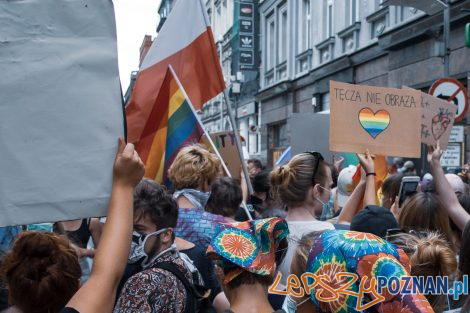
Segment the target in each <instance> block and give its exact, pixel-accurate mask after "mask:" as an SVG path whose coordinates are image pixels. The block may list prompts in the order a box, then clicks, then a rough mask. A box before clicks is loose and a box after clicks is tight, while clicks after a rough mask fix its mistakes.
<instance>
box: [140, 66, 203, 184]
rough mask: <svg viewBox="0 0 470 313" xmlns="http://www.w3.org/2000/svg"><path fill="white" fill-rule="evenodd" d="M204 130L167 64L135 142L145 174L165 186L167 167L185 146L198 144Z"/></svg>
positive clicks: (166, 182)
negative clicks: (155, 95) (153, 100)
mask: <svg viewBox="0 0 470 313" xmlns="http://www.w3.org/2000/svg"><path fill="white" fill-rule="evenodd" d="M203 134H204V130H203V128H202V125H201V123H200V122H199V119H198V118H197V116H196V112H195V111H194V109H193V107H192V105H191V103H190V101H189V99H188V98H187V96H186V92H185V91H184V90H183V87H182V86H181V85H180V83H179V80H178V79H177V77H176V76H175V73H174V72H173V71H172V69H171V67H168V69H167V72H166V75H165V78H164V80H163V83H162V85H161V88H160V91H159V93H158V96H157V99H156V100H155V102H154V104H153V108H152V110H151V112H150V116H149V118H148V120H147V123H146V125H145V127H144V130H143V133H142V137H141V139H140V140H139V142H138V143H137V144H136V149H137V152H138V153H139V155H140V157H141V159H142V161H143V162H144V164H145V177H147V178H150V179H153V180H155V181H156V182H157V183H159V184H162V183H164V184H166V185H168V183H169V181H168V177H167V175H168V174H167V173H168V168H169V167H170V165H171V164H172V163H173V160H174V159H175V157H176V155H177V154H178V152H179V151H180V149H181V148H182V147H184V146H187V145H191V144H193V143H198V142H200V140H201V137H202V135H203Z"/></svg>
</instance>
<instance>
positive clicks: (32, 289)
mask: <svg viewBox="0 0 470 313" xmlns="http://www.w3.org/2000/svg"><path fill="white" fill-rule="evenodd" d="M374 166H375V164H374V159H373V156H371V155H370V154H368V153H366V155H364V156H359V164H357V166H356V165H347V166H344V167H342V165H341V162H334V164H329V163H328V162H327V161H326V160H325V159H324V158H323V156H322V155H321V154H320V153H317V152H305V153H301V154H298V155H295V156H293V157H292V159H291V160H290V161H288V162H287V163H286V164H283V165H281V166H277V167H275V168H272V169H270V168H265V167H264V166H263V165H262V163H261V161H260V160H257V159H250V160H247V167H248V173H249V182H250V184H251V185H252V187H253V193H252V194H248V191H247V190H248V188H247V181H246V180H245V179H244V176H243V175H240V173H232V174H234V177H228V176H227V175H226V174H227V173H224V170H223V168H222V166H221V163H220V161H219V159H218V158H217V157H216V156H215V155H214V154H212V153H211V152H209V151H208V150H207V149H205V147H203V146H201V145H192V146H188V147H185V148H183V149H182V150H181V151H180V152H179V153H178V155H177V156H176V158H175V159H174V161H173V163H172V164H171V166H170V167H169V169H168V180H169V184H167V185H168V186H167V187H164V186H162V185H159V184H157V183H156V182H155V181H154V180H151V179H147V178H144V179H142V180H141V181H140V182H139V183H138V184H137V186H136V187H135V189H134V194H133V234H132V243H131V246H130V252H129V257H128V262H127V263H128V264H127V266H126V269H125V271H124V275H123V278H122V279H121V283H120V285H119V288H118V291H117V292H116V294H115V296H116V299H117V300H116V305H115V307H114V312H116V313H119V312H129V310H130V308H133V309H136V310H137V311H139V305H140V306H145V307H146V310H148V311H146V312H160V311H169V312H186V311H187V309H188V307H191V308H192V309H194V310H195V311H200V312H203V310H202V306H203V305H202V303H205V306H206V307H210V308H212V310H213V312H214V311H216V312H223V311H224V310H228V309H230V310H231V311H232V312H236V313H237V312H245V311H247V310H248V309H249V308H251V309H252V310H255V311H258V312H272V311H274V310H278V309H281V308H282V309H283V310H284V311H285V312H335V313H336V312H359V311H360V310H357V309H356V301H355V300H354V299H353V298H354V297H353V296H351V295H348V296H344V297H340V298H339V299H337V300H335V301H321V300H319V299H318V295H319V294H322V293H325V292H326V291H325V290H326V289H325V288H324V287H321V286H316V287H315V288H313V289H312V290H311V291H310V293H306V294H303V295H302V296H299V297H294V296H292V295H287V296H286V295H285V294H284V295H280V294H276V297H273V294H272V293H271V294H269V293H268V290H270V291H272V290H273V289H275V290H278V291H282V292H285V291H286V286H285V285H286V284H289V282H288V280H287V276H288V275H290V274H294V275H296V276H297V277H299V278H300V277H301V276H302V275H303V274H305V273H310V274H313V275H320V274H328V275H330V277H334V274H337V273H341V272H347V273H351V274H354V275H357V276H358V277H359V278H362V277H368V278H369V279H370V278H371V277H378V276H380V274H383V273H384V272H381V270H383V271H386V269H385V268H386V267H387V266H388V267H387V268H388V270H389V271H391V272H388V275H389V277H390V276H397V277H400V275H401V276H403V275H412V276H420V277H425V278H427V277H439V276H446V277H449V279H451V280H452V281H454V280H455V281H458V280H459V279H461V278H462V277H463V275H468V274H469V273H470V255H469V251H470V249H469V246H468V245H469V239H470V238H469V236H470V235H469V234H470V227H468V225H467V224H468V223H467V222H468V221H469V220H470V218H469V217H468V216H469V215H468V212H469V211H470V188H469V186H468V184H467V183H468V179H467V177H466V176H465V175H454V174H447V175H445V176H444V172H443V171H442V168H441V167H440V165H436V164H433V163H432V161H430V167H431V171H432V175H431V174H430V173H425V174H424V175H422V177H420V179H419V180H420V181H419V187H418V188H416V190H415V192H413V193H410V194H407V197H406V200H405V201H404V202H403V203H402V204H400V203H398V198H399V196H400V193H401V186H402V183H403V178H404V177H408V176H416V175H417V170H416V168H415V166H414V163H413V162H412V161H405V160H403V159H401V158H394V159H392V160H391V162H389V170H388V173H387V175H385V176H384V177H380V178H379V177H377V173H376V172H375V170H374ZM235 177H237V178H235ZM60 225H61V224H60V223H58V224H57V225H56V226H60ZM80 227H82V226H80ZM105 227H106V226H105ZM57 228H58V229H60V227H56V229H57ZM98 249H99V248H98ZM84 251H85V252H86V248H85V250H83V249H81V248H77V247H76V246H75V245H74V244H73V243H71V242H70V241H69V240H68V239H67V234H66V232H65V235H64V232H62V233H60V231H59V232H58V233H48V232H29V231H25V232H22V233H21V234H19V235H17V236H16V239H15V241H14V244H12V245H11V247H10V248H9V250H8V251H6V253H5V255H3V256H2V267H1V269H2V270H1V273H2V284H3V287H4V289H6V290H7V291H8V293H7V294H8V298H7V300H8V305H9V306H13V307H15V308H16V309H17V310H19V311H20V312H23V313H29V312H34V313H36V312H38V313H42V312H48V313H55V312H60V311H61V310H62V309H63V308H64V307H65V306H66V304H67V303H68V301H69V300H70V298H72V296H73V295H74V294H75V293H76V292H77V290H79V288H80V278H81V277H82V268H83V267H82V266H81V262H79V258H80V256H81V257H82V258H83V257H85V256H86V254H85V252H84ZM81 253H83V254H81ZM384 264H385V265H384ZM379 265H380V266H379ZM381 266H382V267H381ZM392 269H393V270H392ZM277 275H282V276H281V279H277V277H278V276H277ZM273 283H274V285H273ZM335 283H336V284H337V283H340V281H335V280H334V279H332V280H331V282H330V287H332V288H333V286H334V284H335ZM355 284H356V283H355ZM188 286H189V287H188ZM353 287H354V288H358V285H357V286H356V285H353ZM201 288H202V289H201ZM197 290H199V291H201V290H202V292H198V291H197ZM248 295H251V296H248ZM364 299H366V300H364V301H366V302H367V301H372V300H373V299H374V297H373V296H372V294H371V292H368V293H366V294H365V298H364ZM193 300H194V301H193ZM191 301H193V302H191ZM0 303H1V302H0ZM457 307H458V308H462V312H467V311H465V310H467V309H468V308H469V307H470V304H469V300H467V298H465V297H462V298H461V301H459V302H454V301H452V300H451V299H450V298H449V297H448V296H446V295H436V294H435V295H431V294H430V295H424V296H423V295H407V294H401V293H398V294H395V295H393V296H390V295H389V296H388V297H386V299H385V300H384V301H382V302H380V303H377V304H376V305H374V306H372V307H371V308H369V309H366V310H364V311H365V312H391V313H394V312H404V311H406V312H419V313H421V312H433V311H434V312H444V311H445V310H448V309H451V308H457ZM143 310H144V309H143V307H142V312H143Z"/></svg>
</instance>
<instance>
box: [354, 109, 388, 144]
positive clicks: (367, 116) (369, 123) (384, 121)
mask: <svg viewBox="0 0 470 313" xmlns="http://www.w3.org/2000/svg"><path fill="white" fill-rule="evenodd" d="M359 123H360V124H361V126H362V128H364V130H365V131H366V132H367V133H368V134H369V135H370V136H371V137H372V138H373V139H375V138H377V136H378V135H379V134H380V133H381V132H383V131H384V130H386V129H387V127H388V125H390V113H388V112H387V111H385V110H378V111H377V112H375V113H374V111H372V110H371V109H370V108H363V109H362V110H360V111H359Z"/></svg>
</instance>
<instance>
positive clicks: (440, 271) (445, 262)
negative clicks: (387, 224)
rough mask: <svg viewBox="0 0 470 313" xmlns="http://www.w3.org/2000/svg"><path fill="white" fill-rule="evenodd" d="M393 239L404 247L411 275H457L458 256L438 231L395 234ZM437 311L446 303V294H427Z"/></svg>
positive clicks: (400, 246) (398, 245)
mask: <svg viewBox="0 0 470 313" xmlns="http://www.w3.org/2000/svg"><path fill="white" fill-rule="evenodd" d="M391 241H392V242H393V243H394V244H395V245H397V247H399V248H401V249H403V250H404V251H405V253H406V254H407V255H408V257H409V259H410V264H411V273H410V274H411V276H417V277H420V276H423V277H424V281H426V279H427V277H434V278H435V277H437V276H449V277H451V278H453V277H456V275H457V258H456V257H455V253H454V251H453V250H452V248H451V247H450V246H449V243H448V242H447V240H446V239H445V238H444V237H443V236H442V235H441V234H439V233H438V232H429V233H428V234H426V235H425V236H421V237H418V236H416V235H412V234H400V235H399V236H393V238H391ZM426 298H427V299H428V301H429V303H430V304H431V306H432V307H433V309H434V310H435V311H436V312H441V311H442V307H443V305H444V304H445V296H440V295H426Z"/></svg>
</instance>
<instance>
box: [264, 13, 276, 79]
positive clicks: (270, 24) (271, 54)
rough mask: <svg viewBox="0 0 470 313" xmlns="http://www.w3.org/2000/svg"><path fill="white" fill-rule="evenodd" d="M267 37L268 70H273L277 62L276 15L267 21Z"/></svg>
mask: <svg viewBox="0 0 470 313" xmlns="http://www.w3.org/2000/svg"><path fill="white" fill-rule="evenodd" d="M266 25H267V27H266V37H267V39H268V40H267V43H266V70H270V69H271V68H273V67H274V63H275V62H276V61H275V56H276V55H275V51H276V46H275V40H276V24H275V21H274V15H271V16H270V17H268V19H267V23H266Z"/></svg>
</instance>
